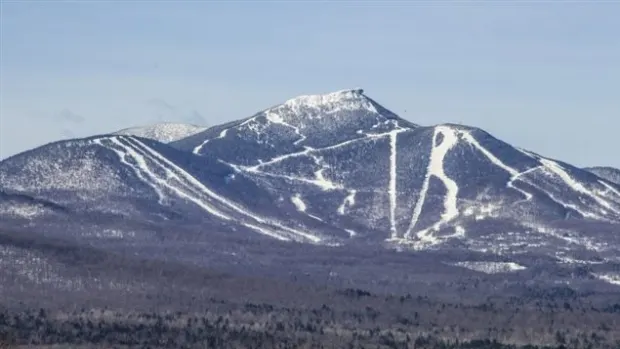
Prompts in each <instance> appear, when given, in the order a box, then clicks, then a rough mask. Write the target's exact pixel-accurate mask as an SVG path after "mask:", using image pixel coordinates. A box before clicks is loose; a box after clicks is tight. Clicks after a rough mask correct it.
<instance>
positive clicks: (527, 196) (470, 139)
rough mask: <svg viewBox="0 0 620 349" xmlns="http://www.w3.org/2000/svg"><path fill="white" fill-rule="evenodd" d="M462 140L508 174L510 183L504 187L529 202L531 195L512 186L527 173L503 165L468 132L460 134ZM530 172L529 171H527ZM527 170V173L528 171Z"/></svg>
mask: <svg viewBox="0 0 620 349" xmlns="http://www.w3.org/2000/svg"><path fill="white" fill-rule="evenodd" d="M460 133H461V135H462V137H463V139H464V140H465V141H467V142H468V143H469V144H471V145H473V146H474V147H475V148H476V149H478V150H479V151H480V152H481V153H482V154H484V156H486V157H487V158H488V159H489V160H491V162H492V163H493V164H494V165H496V166H498V167H500V168H502V169H503V170H504V171H506V172H508V173H509V174H510V175H511V177H510V181H508V184H507V185H506V186H507V187H509V188H512V189H514V190H516V191H518V192H520V193H521V194H523V196H525V201H530V200H531V199H532V194H530V193H528V192H526V191H525V190H522V189H520V188H518V187H516V186H515V185H514V182H515V181H516V180H517V179H518V178H519V177H520V176H522V175H524V174H525V173H526V172H527V171H525V172H519V171H517V170H515V169H514V168H512V167H510V166H508V165H506V164H504V163H503V162H502V161H501V160H500V159H498V158H497V157H496V156H495V155H493V154H492V153H491V152H490V151H488V150H487V149H486V148H485V147H483V146H482V145H481V144H480V143H479V142H478V140H476V138H474V137H473V136H472V135H471V134H470V133H469V132H460ZM529 170H531V169H529ZM529 170H528V171H529Z"/></svg>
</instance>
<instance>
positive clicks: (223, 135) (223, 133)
mask: <svg viewBox="0 0 620 349" xmlns="http://www.w3.org/2000/svg"><path fill="white" fill-rule="evenodd" d="M228 130H229V129H228V128H227V129H224V130H222V132H220V134H219V136H217V137H216V138H214V139H213V140H215V139H221V138H224V137H226V132H228ZM210 141H212V140H211V139H207V140H205V141H204V142H202V144H200V145H199V146H197V147H196V148H194V150H193V151H192V152H193V153H194V154H196V155H199V153H200V150H202V148H203V147H204V146H205V145H207V143H209V142H210Z"/></svg>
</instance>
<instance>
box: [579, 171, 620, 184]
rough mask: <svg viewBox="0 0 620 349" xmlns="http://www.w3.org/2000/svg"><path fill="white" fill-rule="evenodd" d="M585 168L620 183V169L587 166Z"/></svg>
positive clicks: (610, 180)
mask: <svg viewBox="0 0 620 349" xmlns="http://www.w3.org/2000/svg"><path fill="white" fill-rule="evenodd" d="M584 170H586V171H588V172H592V173H594V174H595V175H597V176H599V177H601V178H603V179H606V180H608V181H609V182H612V183H616V184H618V185H620V169H617V168H613V167H587V168H585V169H584Z"/></svg>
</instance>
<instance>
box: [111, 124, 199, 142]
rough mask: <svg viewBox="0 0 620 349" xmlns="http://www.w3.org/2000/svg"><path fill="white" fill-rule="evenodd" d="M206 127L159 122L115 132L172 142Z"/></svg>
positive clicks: (116, 133)
mask: <svg viewBox="0 0 620 349" xmlns="http://www.w3.org/2000/svg"><path fill="white" fill-rule="evenodd" d="M206 129H207V128H206V127H203V126H197V125H191V124H179V123H159V124H152V125H146V126H140V127H130V128H126V129H122V130H120V131H117V132H114V133H113V134H114V135H122V136H136V137H142V138H148V139H152V140H155V141H158V142H162V143H170V142H174V141H177V140H179V139H182V138H186V137H189V136H191V135H193V134H196V133H200V132H202V131H204V130H206Z"/></svg>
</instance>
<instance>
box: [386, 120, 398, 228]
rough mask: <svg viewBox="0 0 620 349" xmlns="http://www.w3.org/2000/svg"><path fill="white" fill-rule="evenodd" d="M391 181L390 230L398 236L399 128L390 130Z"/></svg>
mask: <svg viewBox="0 0 620 349" xmlns="http://www.w3.org/2000/svg"><path fill="white" fill-rule="evenodd" d="M389 137H390V182H389V189H388V193H389V195H390V231H391V235H392V238H396V237H398V232H397V229H396V157H397V153H396V152H397V148H396V146H397V144H396V141H397V137H398V130H394V131H391V132H390V136H389Z"/></svg>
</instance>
